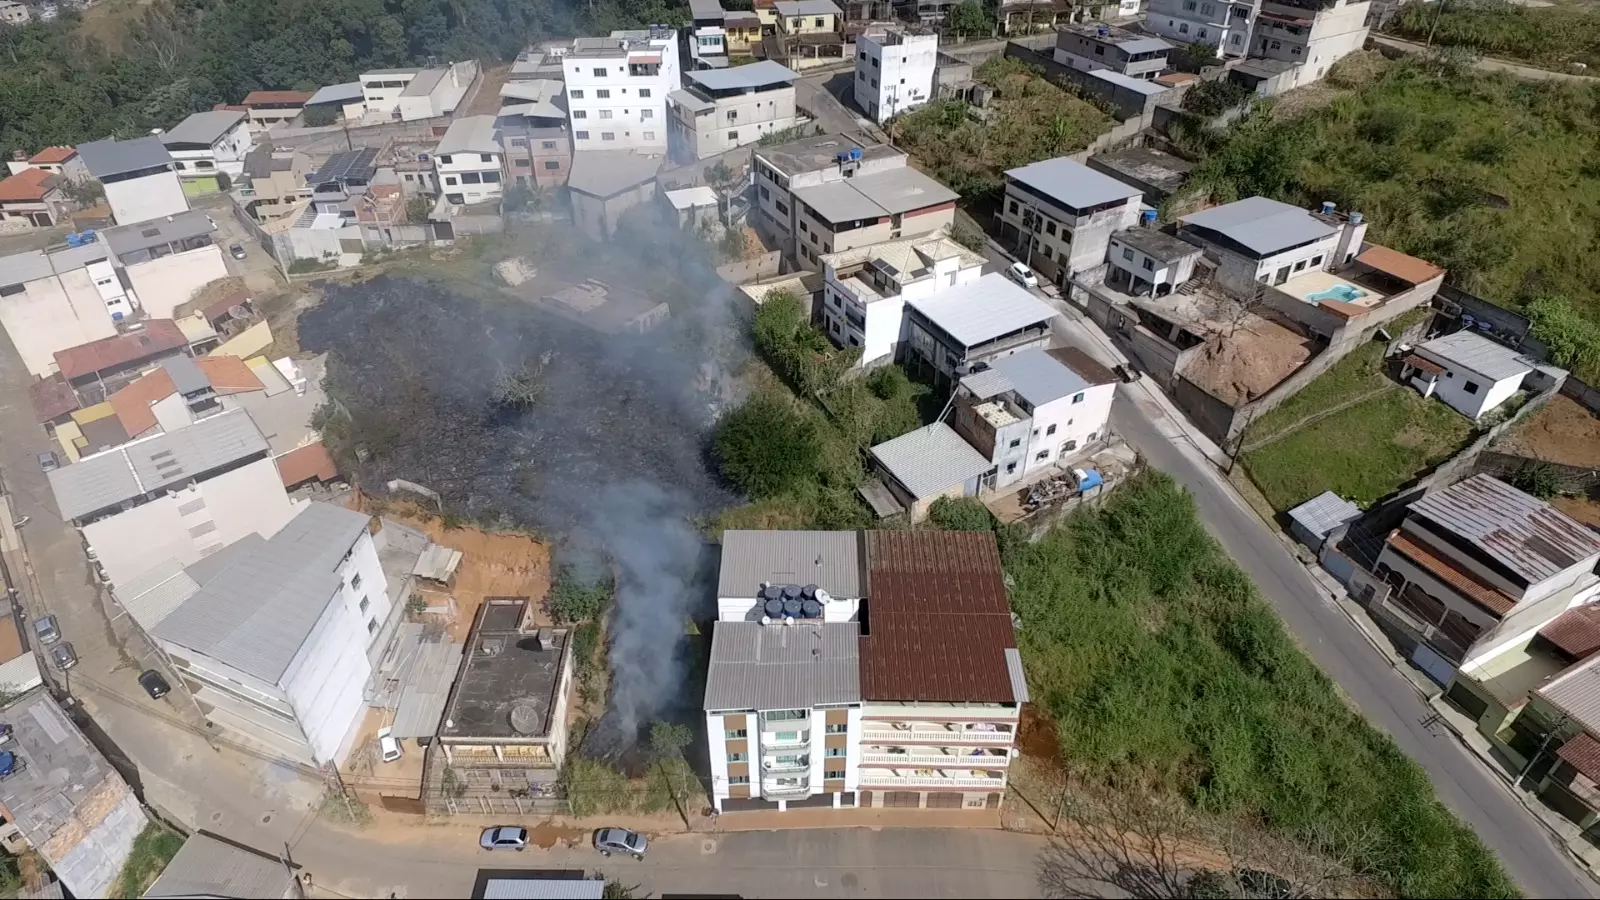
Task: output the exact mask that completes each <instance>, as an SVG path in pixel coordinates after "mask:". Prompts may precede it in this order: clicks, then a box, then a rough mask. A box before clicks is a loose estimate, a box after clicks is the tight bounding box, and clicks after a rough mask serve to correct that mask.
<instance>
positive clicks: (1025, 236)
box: [1000, 156, 1143, 285]
mask: <svg viewBox="0 0 1600 900" xmlns="http://www.w3.org/2000/svg"><path fill="white" fill-rule="evenodd" d="M1005 176H1006V187H1005V196H1004V197H1003V198H1002V200H1001V207H1000V235H1001V239H1002V240H1004V241H1006V242H1007V243H1010V244H1011V245H1012V246H1014V247H1016V248H1017V258H1018V259H1020V260H1022V261H1023V262H1024V263H1026V264H1027V265H1028V266H1031V267H1032V268H1033V270H1034V271H1035V272H1038V273H1039V275H1040V276H1041V277H1043V278H1045V279H1048V280H1050V281H1053V282H1055V283H1056V284H1058V285H1065V284H1066V281H1067V278H1068V277H1069V276H1071V275H1073V274H1076V273H1078V272H1082V271H1083V270H1085V269H1091V268H1094V267H1095V266H1098V265H1100V264H1101V263H1103V262H1105V259H1106V249H1107V247H1108V246H1109V245H1110V241H1111V235H1112V234H1113V233H1115V232H1118V231H1122V230H1124V229H1127V228H1132V227H1133V226H1134V225H1135V224H1137V223H1138V221H1139V211H1140V203H1141V198H1142V197H1143V194H1142V193H1141V192H1140V190H1139V189H1138V188H1136V187H1131V186H1129V185H1127V184H1124V183H1123V182H1121V181H1118V180H1117V179H1115V178H1112V177H1111V176H1110V175H1106V174H1104V173H1101V172H1096V171H1095V170H1094V169H1091V168H1089V167H1088V166H1086V165H1084V164H1082V163H1079V162H1076V161H1074V160H1071V159H1068V158H1067V157H1065V156H1060V157H1056V158H1055V159H1046V160H1041V161H1039V162H1036V163H1029V164H1028V165H1026V166H1021V167H1019V168H1015V169H1009V170H1007V171H1006V173H1005Z"/></svg>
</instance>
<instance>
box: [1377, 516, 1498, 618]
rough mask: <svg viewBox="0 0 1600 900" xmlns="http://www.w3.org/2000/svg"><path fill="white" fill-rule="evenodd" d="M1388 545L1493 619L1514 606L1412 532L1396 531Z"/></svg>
mask: <svg viewBox="0 0 1600 900" xmlns="http://www.w3.org/2000/svg"><path fill="white" fill-rule="evenodd" d="M1388 543H1389V547H1390V548H1391V549H1393V550H1394V551H1395V552H1396V553H1399V554H1400V555H1401V556H1404V557H1405V558H1406V559H1409V560H1411V562H1413V563H1415V564H1416V565H1418V566H1420V567H1422V569H1423V570H1424V571H1426V572H1427V573H1428V574H1430V575H1432V576H1433V577H1435V578H1437V579H1439V580H1440V581H1441V582H1443V583H1445V584H1447V585H1449V586H1450V587H1451V588H1452V589H1454V590H1455V591H1456V593H1458V594H1460V595H1461V596H1462V597H1465V598H1466V599H1467V600H1470V601H1472V602H1474V603H1477V604H1478V605H1479V606H1481V607H1483V608H1484V609H1485V610H1487V611H1489V612H1491V613H1493V614H1494V615H1495V617H1496V618H1499V617H1501V616H1504V615H1505V614H1506V613H1508V612H1510V611H1511V610H1512V608H1513V607H1515V606H1516V605H1517V600H1516V598H1515V597H1512V596H1511V595H1509V594H1507V593H1505V592H1504V591H1502V590H1500V589H1499V588H1498V587H1496V586H1495V585H1493V584H1491V583H1490V582H1489V581H1488V579H1486V578H1483V577H1482V576H1480V575H1478V573H1476V572H1474V571H1472V570H1470V569H1466V568H1462V567H1461V566H1458V565H1457V564H1456V563H1455V561H1454V560H1452V559H1450V557H1449V556H1448V555H1447V554H1446V553H1445V552H1444V551H1442V550H1439V549H1437V548H1436V547H1434V546H1433V545H1432V544H1431V543H1429V542H1428V541H1426V540H1423V539H1422V538H1421V537H1419V536H1418V535H1416V534H1414V533H1412V532H1409V531H1404V530H1400V529H1397V530H1395V531H1394V532H1393V533H1392V534H1390V535H1389V541H1388Z"/></svg>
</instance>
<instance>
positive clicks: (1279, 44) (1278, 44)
mask: <svg viewBox="0 0 1600 900" xmlns="http://www.w3.org/2000/svg"><path fill="white" fill-rule="evenodd" d="M1282 46H1283V42H1282V41H1273V42H1272V49H1274V50H1276V49H1278V48H1279V47H1282Z"/></svg>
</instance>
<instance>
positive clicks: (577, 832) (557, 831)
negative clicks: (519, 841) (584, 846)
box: [528, 822, 588, 850]
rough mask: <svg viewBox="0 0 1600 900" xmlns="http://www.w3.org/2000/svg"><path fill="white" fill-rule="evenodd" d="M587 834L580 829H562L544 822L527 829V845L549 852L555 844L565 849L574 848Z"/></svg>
mask: <svg viewBox="0 0 1600 900" xmlns="http://www.w3.org/2000/svg"><path fill="white" fill-rule="evenodd" d="M587 835H588V832H587V831H585V830H584V829H582V828H563V827H561V826H559V825H552V824H551V823H549V822H545V823H543V824H541V825H535V826H533V827H532V828H529V829H528V843H529V844H531V845H532V846H535V847H538V848H539V849H541V850H549V849H550V848H551V847H554V846H555V845H556V844H562V845H563V846H567V847H576V846H578V845H579V844H581V843H583V841H584V838H585V837H586V836H587Z"/></svg>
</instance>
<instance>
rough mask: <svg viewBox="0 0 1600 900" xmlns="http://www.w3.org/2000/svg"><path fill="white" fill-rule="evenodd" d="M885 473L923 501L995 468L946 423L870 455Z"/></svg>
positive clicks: (909, 435)
mask: <svg viewBox="0 0 1600 900" xmlns="http://www.w3.org/2000/svg"><path fill="white" fill-rule="evenodd" d="M870 452H871V453H872V457H873V459H876V460H877V461H878V465H879V466H881V467H882V468H883V469H884V471H885V472H887V473H888V474H889V475H891V476H893V477H894V480H896V481H898V482H900V484H901V485H903V486H904V487H905V489H906V490H908V491H910V492H911V494H912V496H914V497H916V498H917V499H918V500H921V499H923V498H925V497H932V496H934V495H936V494H939V493H941V492H943V491H945V490H947V489H948V488H949V487H950V486H951V485H956V484H961V483H962V482H964V481H968V480H970V479H973V478H976V477H978V476H979V475H982V474H983V473H985V472H987V471H989V469H990V468H992V466H991V465H990V463H989V461H988V460H987V459H984V458H983V456H982V455H981V454H980V453H978V451H976V450H974V449H972V445H971V444H968V443H967V442H966V441H965V440H963V439H962V437H961V435H959V434H956V432H955V429H953V428H951V427H950V426H949V425H946V424H945V423H943V422H935V423H933V424H932V425H924V426H923V427H921V428H918V429H917V430H916V431H912V432H909V433H907V434H902V435H900V436H899V437H897V438H895V439H894V440H892V441H885V442H884V443H882V444H878V445H877V446H875V447H873V448H872V450H871V451H870Z"/></svg>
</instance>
